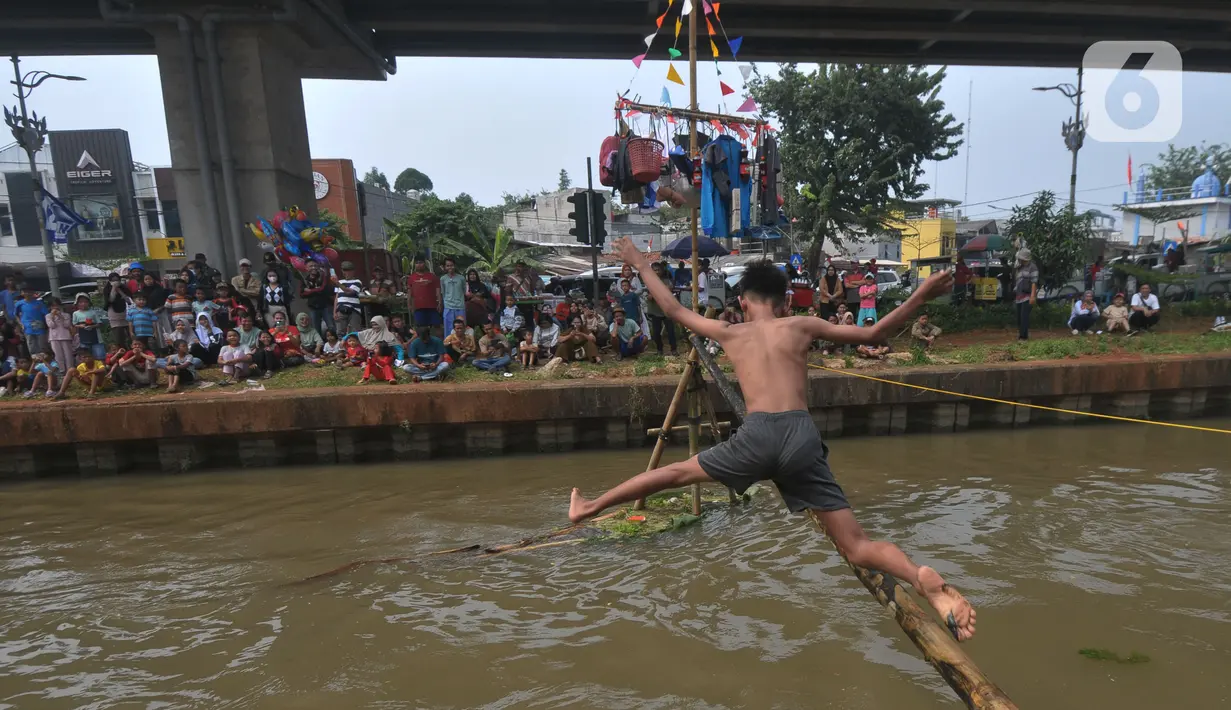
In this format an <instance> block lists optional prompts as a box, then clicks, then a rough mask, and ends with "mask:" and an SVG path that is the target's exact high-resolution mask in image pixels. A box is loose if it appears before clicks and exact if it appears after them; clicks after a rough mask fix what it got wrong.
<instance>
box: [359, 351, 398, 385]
mask: <svg viewBox="0 0 1231 710" xmlns="http://www.w3.org/2000/svg"><path fill="white" fill-rule="evenodd" d="M393 357H394V355H393V347H392V346H391V345H389V344H388V343H380V344H379V345H377V346H376V352H374V353H372V356H371V357H369V358H368V362H367V364H366V365H364V366H363V379H361V380H359V384H361V385H362V384H366V383H367V381H368V380H369V379H371V378H372V375H376V379H377V380H378V381H380V382H388V383H389V384H391V385H396V384H397V383H398V378H397V375H396V374H394V372H393Z"/></svg>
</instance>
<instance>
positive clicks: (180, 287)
mask: <svg viewBox="0 0 1231 710" xmlns="http://www.w3.org/2000/svg"><path fill="white" fill-rule="evenodd" d="M166 307H167V312H168V313H170V314H171V327H172V328H174V327H175V321H177V320H182V321H184V322H186V323H187V324H188V325H189V326H192V323H193V318H194V316H193V313H192V297H191V296H189V295H188V282H186V281H184V280H183V279H180V280H177V281H176V282H175V293H172V294H171V295H170V296H167V304H166Z"/></svg>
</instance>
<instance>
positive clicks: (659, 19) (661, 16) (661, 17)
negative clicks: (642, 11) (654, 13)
mask: <svg viewBox="0 0 1231 710" xmlns="http://www.w3.org/2000/svg"><path fill="white" fill-rule="evenodd" d="M665 19H667V13H665V12H664V13H663V14H661V15H659V16H658V19H657V20H655V23H656V24H657V25H658V27H659V29H661V28H662V26H663V20H665Z"/></svg>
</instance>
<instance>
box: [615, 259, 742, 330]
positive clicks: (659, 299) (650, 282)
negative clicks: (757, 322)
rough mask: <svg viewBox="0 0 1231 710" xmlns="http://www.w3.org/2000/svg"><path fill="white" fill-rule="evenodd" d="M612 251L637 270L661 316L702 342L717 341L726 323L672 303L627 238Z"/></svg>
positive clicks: (648, 266) (666, 289) (661, 283)
mask: <svg viewBox="0 0 1231 710" xmlns="http://www.w3.org/2000/svg"><path fill="white" fill-rule="evenodd" d="M612 246H613V247H615V252H616V254H618V255H619V256H620V258H621V259H623V260H624V263H625V264H628V265H629V266H631V267H633V268H634V269H636V270H637V273H638V274H640V275H641V282H642V283H644V284H645V286H646V288H647V289H649V291H650V296H652V297H653V298H654V302H655V303H657V304H658V306H659V307H660V308H662V309H663V313H664V314H666V316H667V317H668V318H670V319H671V320H673V321H675V322H676V323H679V324H681V325H683V326H684V327H685V328H688V329H689V330H691V331H692V332H694V333H696V334H697V335H700V336H701V337H703V338H711V339H713V340H721V339H722V332H723V331H724V330H726V328H727V323H726V321H720V320H713V319H710V318H706V317H705V316H703V315H701V314H700V313H697V312H696V311H694V310H692V309H691V308H685V307H684V304H682V303H680V302H679V301H677V300H675V296H673V295H672V293H671V289H670V288H668V287H667V284H665V283H663V280H662V279H660V278H658V274H655V273H654V271H653V269H651V268H650V263H649V261H647V260H646V258H645V254H642V253H641V251H640V250H639V249H637V246H636V245H635V244H633V242H632V240H631V239H629V238H628V237H621V238H619V239H617V240H615V242H613V243H612Z"/></svg>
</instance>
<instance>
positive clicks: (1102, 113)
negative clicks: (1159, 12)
mask: <svg viewBox="0 0 1231 710" xmlns="http://www.w3.org/2000/svg"><path fill="white" fill-rule="evenodd" d="M1081 66H1082V70H1083V71H1084V73H1085V84H1086V87H1085V93H1086V100H1087V104H1086V105H1087V106H1089V107H1090V121H1089V125H1088V126H1087V127H1086V128H1087V131H1088V133H1089V135H1090V137H1091V138H1094V139H1095V140H1098V141H1102V142H1104V143H1136V142H1146V143H1149V142H1157V143H1165V142H1166V141H1169V140H1171V139H1173V138H1175V137H1176V135H1177V134H1179V132H1180V127H1181V126H1182V125H1183V123H1184V111H1183V103H1184V77H1183V74H1182V73H1181V72H1182V70H1183V68H1184V62H1183V60H1182V59H1181V58H1180V52H1179V50H1177V49H1176V48H1175V46H1174V45H1172V44H1169V43H1167V42H1096V43H1095V44H1093V45H1091V46H1090V48H1089V49H1088V50H1086V55H1085V57H1083V58H1082V62H1081Z"/></svg>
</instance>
